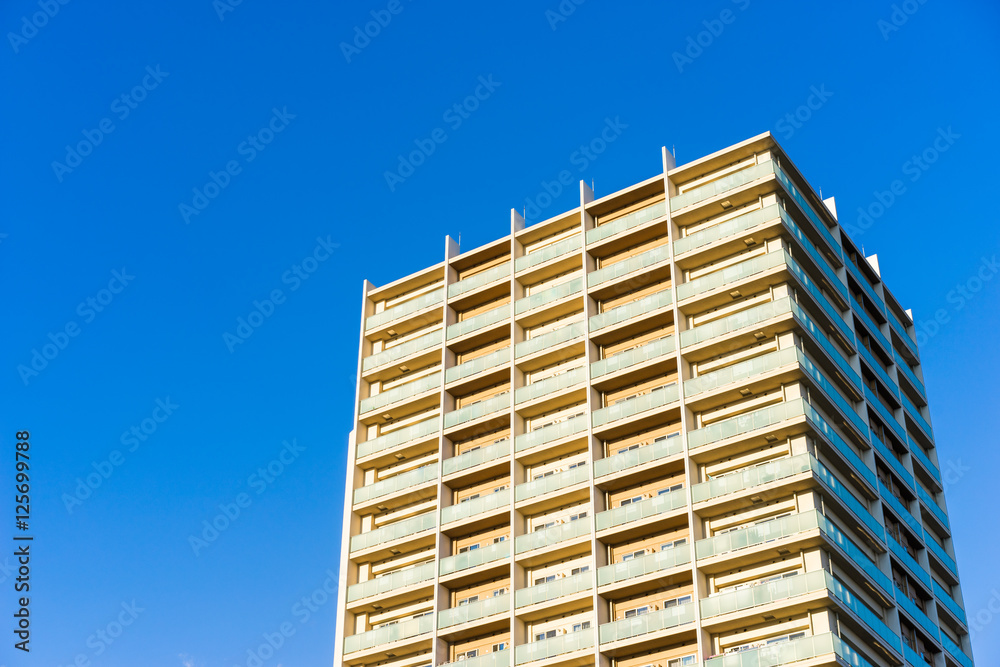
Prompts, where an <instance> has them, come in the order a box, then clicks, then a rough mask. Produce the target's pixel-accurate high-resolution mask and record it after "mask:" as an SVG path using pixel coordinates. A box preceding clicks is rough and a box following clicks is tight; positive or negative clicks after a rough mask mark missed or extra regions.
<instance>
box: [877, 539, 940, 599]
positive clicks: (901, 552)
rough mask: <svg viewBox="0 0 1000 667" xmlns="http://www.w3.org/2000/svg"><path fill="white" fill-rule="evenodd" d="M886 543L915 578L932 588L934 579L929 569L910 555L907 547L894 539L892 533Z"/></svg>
mask: <svg viewBox="0 0 1000 667" xmlns="http://www.w3.org/2000/svg"><path fill="white" fill-rule="evenodd" d="M886 544H888V545H889V551H890V552H892V555H893V556H895V557H896V560H898V561H899V562H901V563H902V564H903V566H904V567H905V568H906V569H907V570H908V571H909V572H910V574H911V575H912V576H913V578H914V579H916V580H917V581H919V582H920V583H921V584H923V585H924V586H925V587H926V588H928V589H930V587H931V581H932V580H931V575H930V574H928V573H927V570H925V569H924V568H923V566H922V565H920V563H918V562H917V560H916V559H915V558H914V557H913V556H911V555H910V553H909V552H908V551H907V550H906V548H905V547H903V545H901V544H900V543H899V542H897V541H896V540H895V539H893V537H892V536H891V535H888V536H886Z"/></svg>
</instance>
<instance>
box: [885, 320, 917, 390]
mask: <svg viewBox="0 0 1000 667" xmlns="http://www.w3.org/2000/svg"><path fill="white" fill-rule="evenodd" d="M886 314H887V315H888V317H887V318H886V319H888V320H889V328H890V329H892V330H893V331H895V332H896V335H898V336H899V337H900V339H901V340H902V341H903V345H904V346H905V347H906V349H907V351H908V352H909V353H910V354H911V355H912V356H913V358H914V359H919V358H920V355H918V354H917V344H916V343H915V342H914V341H913V339H912V338H910V335H909V334H908V333H906V327H905V326H903V323H902V322H900V321H899V320H898V319H896V316H895V315H894V314H893V312H892V311H891V310H889V309H888V308H886ZM921 393H923V390H922V389H921Z"/></svg>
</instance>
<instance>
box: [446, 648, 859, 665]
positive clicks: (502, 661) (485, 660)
mask: <svg viewBox="0 0 1000 667" xmlns="http://www.w3.org/2000/svg"><path fill="white" fill-rule="evenodd" d="M511 653H512V651H492V652H490V653H487V654H485V655H480V656H476V657H475V658H463V659H461V660H458V661H456V662H446V663H443V664H442V665H441V667H448V666H451V665H461V667H510V655H511ZM865 667H868V666H867V665H866V666H865Z"/></svg>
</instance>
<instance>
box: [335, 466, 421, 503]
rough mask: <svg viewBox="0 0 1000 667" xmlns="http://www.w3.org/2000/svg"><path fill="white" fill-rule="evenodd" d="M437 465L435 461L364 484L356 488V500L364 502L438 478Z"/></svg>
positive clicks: (356, 501)
mask: <svg viewBox="0 0 1000 667" xmlns="http://www.w3.org/2000/svg"><path fill="white" fill-rule="evenodd" d="M437 476H438V475H437V466H436V465H434V464H433V463H432V464H430V465H425V466H421V467H419V468H417V469H416V470H410V471H409V472H404V473H402V474H400V475H395V476H393V477H390V478H389V479H385V480H382V481H381V482H375V483H374V484H369V485H367V486H362V487H360V488H358V489H355V490H354V502H355V503H363V502H367V501H369V500H371V499H372V498H380V497H382V496H387V495H389V494H390V493H396V492H398V491H402V490H403V489H408V488H411V487H414V486H418V485H420V484H423V483H425V482H429V481H431V480H433V479H437Z"/></svg>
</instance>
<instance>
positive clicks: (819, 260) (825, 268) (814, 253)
mask: <svg viewBox="0 0 1000 667" xmlns="http://www.w3.org/2000/svg"><path fill="white" fill-rule="evenodd" d="M779 214H780V216H781V221H782V222H783V223H784V224H785V227H786V228H787V229H788V231H790V232H791V233H792V235H793V236H794V237H795V238H796V239H798V241H799V243H800V244H802V247H803V248H805V250H806V254H807V255H809V257H810V258H812V260H813V262H814V263H815V264H816V265H817V266H818V267H819V269H820V271H821V272H822V273H823V276H824V277H825V278H826V280H827V282H828V283H830V285H831V286H832V287H833V288H834V289H835V290H837V293H838V294H840V297H841V298H842V299H843V300H844V302H845V303H846V302H847V296H848V291H847V285H845V284H844V283H843V282H841V280H840V278H839V277H838V276H837V274H836V273H835V272H834V270H833V268H832V267H831V266H830V263H829V262H828V261H827V259H826V257H825V256H824V255H823V254H822V253H820V252H819V250H817V248H816V246H815V245H813V243H812V241H810V240H809V239H808V237H806V235H805V234H803V233H802V230H801V229H800V228H799V226H798V225H797V224H795V221H794V220H792V216H791V215H790V214H789V213H788V211H786V210H785V209H784V208H782V209H780V211H779ZM830 238H831V239H832V238H833V237H832V236H831V237H830Z"/></svg>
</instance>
